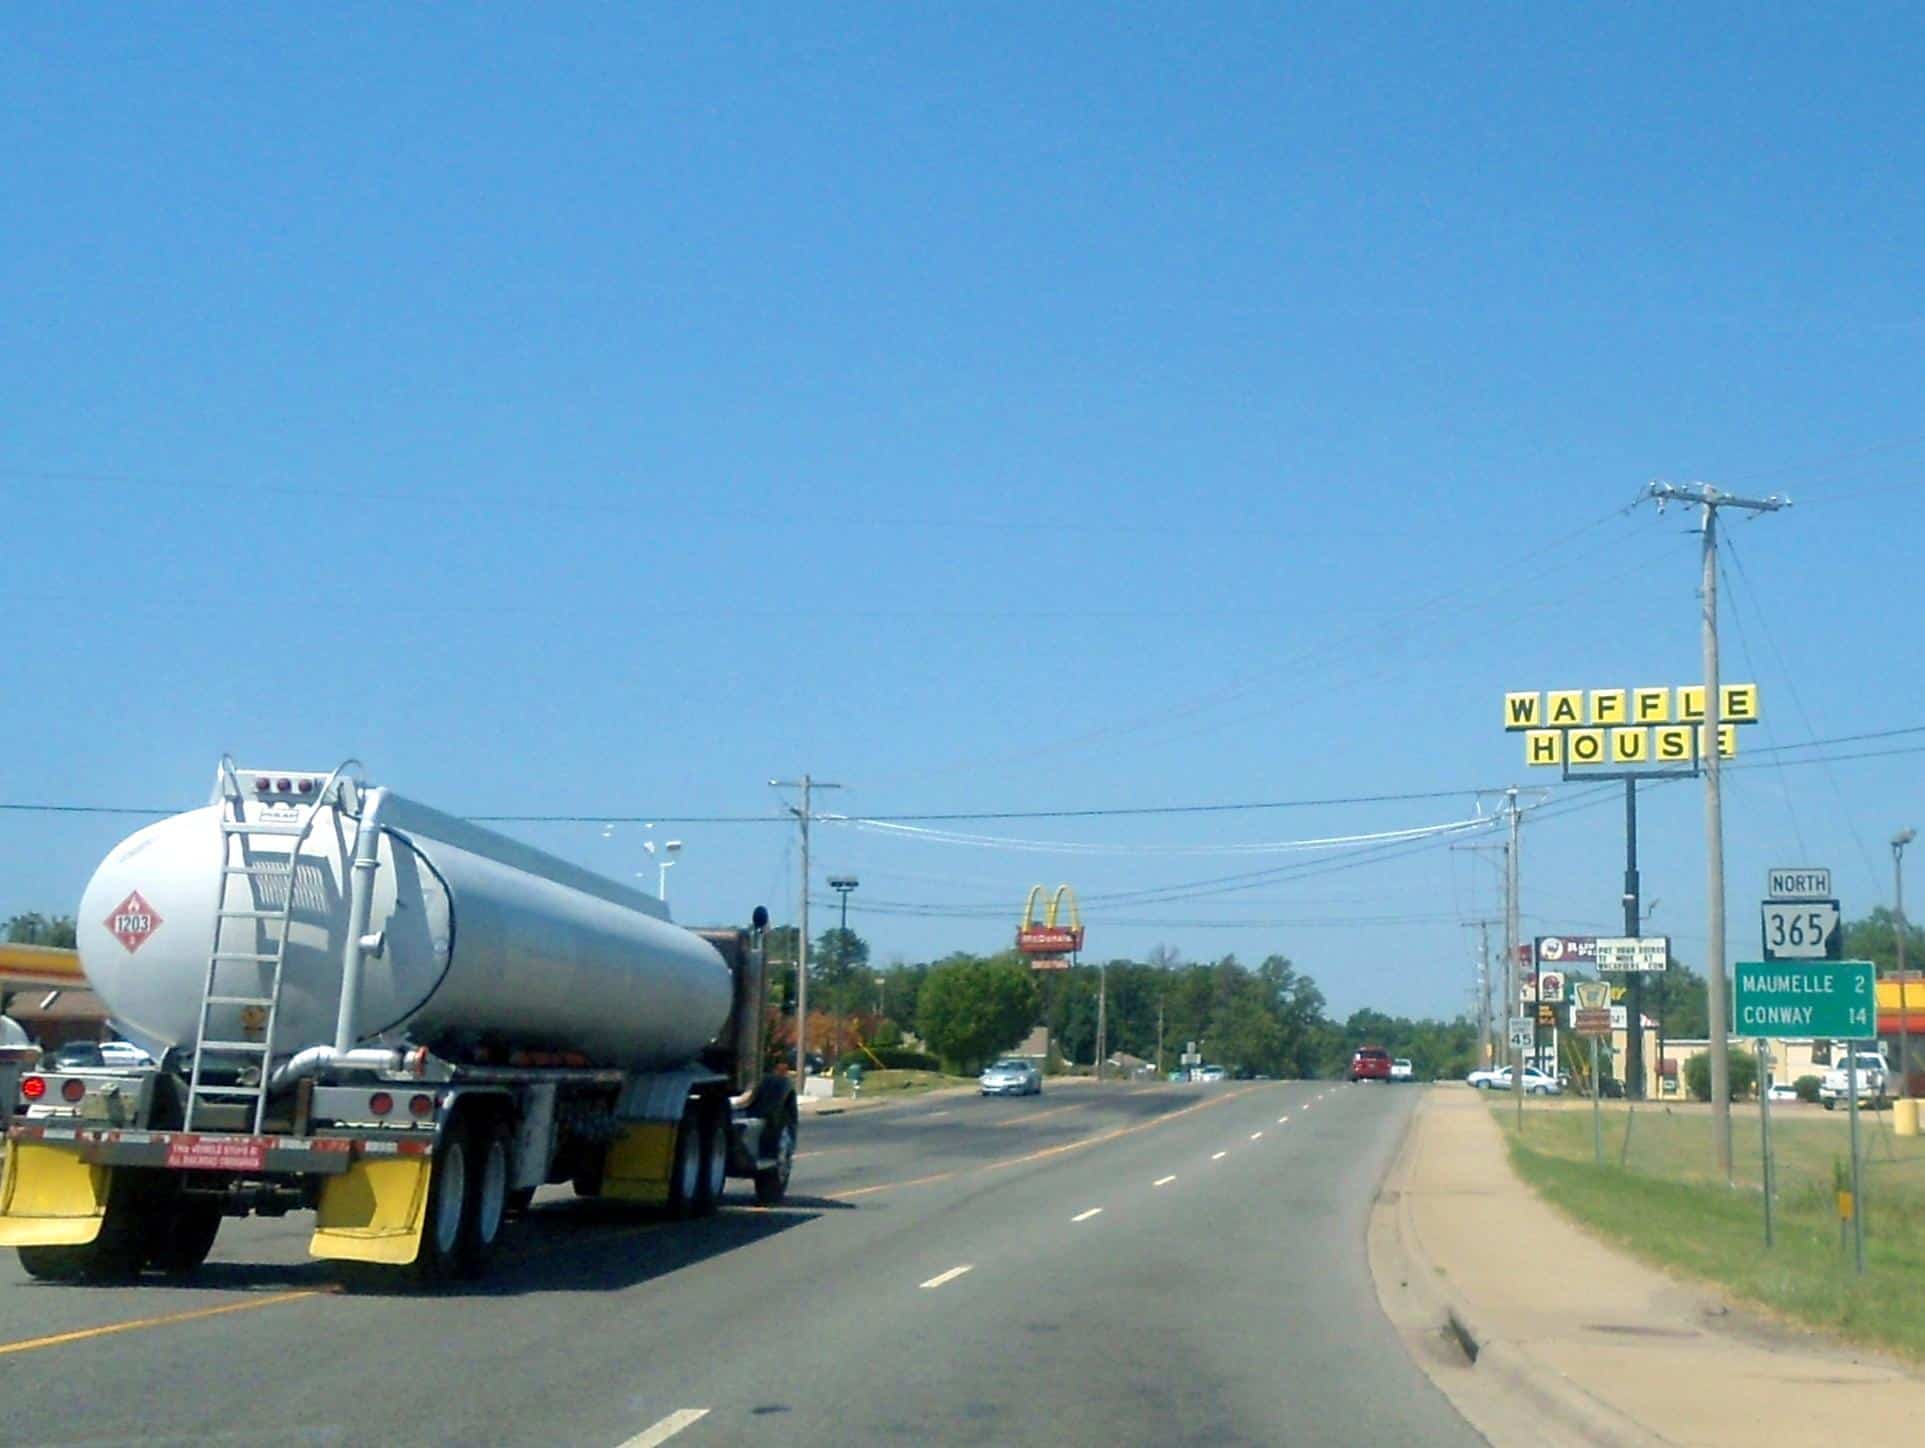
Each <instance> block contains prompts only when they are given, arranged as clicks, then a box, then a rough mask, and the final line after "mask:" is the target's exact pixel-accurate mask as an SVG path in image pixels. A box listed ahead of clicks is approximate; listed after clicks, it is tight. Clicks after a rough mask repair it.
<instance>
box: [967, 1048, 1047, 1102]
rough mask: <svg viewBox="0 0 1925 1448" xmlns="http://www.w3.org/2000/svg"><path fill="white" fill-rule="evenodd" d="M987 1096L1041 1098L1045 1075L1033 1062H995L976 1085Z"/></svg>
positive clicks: (1012, 1059) (1010, 1059) (1012, 1060)
mask: <svg viewBox="0 0 1925 1448" xmlns="http://www.w3.org/2000/svg"><path fill="white" fill-rule="evenodd" d="M976 1084H977V1085H978V1086H979V1087H980V1088H981V1089H982V1094H983V1095H985V1096H1041V1095H1042V1094H1043V1073H1042V1072H1041V1071H1038V1070H1037V1069H1036V1066H1035V1063H1034V1062H1031V1061H1019V1060H1017V1059H1015V1058H1014V1057H1011V1058H1009V1059H1007V1060H1003V1061H993V1062H991V1063H990V1065H989V1066H988V1068H987V1069H985V1070H984V1072H983V1074H982V1076H981V1078H980V1079H979V1080H978V1081H977V1083H976Z"/></svg>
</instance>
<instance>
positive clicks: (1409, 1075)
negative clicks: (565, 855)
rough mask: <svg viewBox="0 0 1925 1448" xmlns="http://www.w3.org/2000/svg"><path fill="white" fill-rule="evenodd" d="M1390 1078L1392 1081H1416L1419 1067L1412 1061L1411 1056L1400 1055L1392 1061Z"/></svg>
mask: <svg viewBox="0 0 1925 1448" xmlns="http://www.w3.org/2000/svg"><path fill="white" fill-rule="evenodd" d="M1390 1079H1391V1080H1392V1081H1415V1080H1416V1079H1417V1068H1416V1067H1415V1066H1413V1065H1412V1064H1411V1063H1410V1057H1408V1056H1398V1057H1396V1058H1395V1059H1393V1060H1392V1061H1391V1063H1390Z"/></svg>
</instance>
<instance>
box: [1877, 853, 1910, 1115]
mask: <svg viewBox="0 0 1925 1448" xmlns="http://www.w3.org/2000/svg"><path fill="white" fill-rule="evenodd" d="M1917 838H1918V831H1917V830H1913V829H1904V830H1900V831H1899V832H1898V833H1897V834H1895V835H1893V836H1892V900H1893V903H1894V904H1895V905H1896V906H1897V907H1898V909H1897V916H1898V918H1897V919H1896V920H1894V921H1893V922H1892V923H1893V924H1894V925H1896V926H1897V927H1898V928H1897V930H1896V931H1894V932H1893V934H1894V937H1895V938H1896V940H1897V941H1898V1094H1899V1095H1900V1096H1903V1097H1909V1096H1910V1095H1911V1094H1912V1023H1911V1020H1910V1019H1909V1018H1908V1016H1907V1014H1906V1012H1907V1009H1908V1008H1909V1006H1910V1004H1911V1003H1910V1002H1909V1001H1907V1000H1906V999H1905V846H1907V845H1909V844H1910V843H1911V842H1912V841H1913V840H1915V839H1917ZM1875 1009H1876V1007H1874V1010H1875Z"/></svg>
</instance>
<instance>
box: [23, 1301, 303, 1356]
mask: <svg viewBox="0 0 1925 1448" xmlns="http://www.w3.org/2000/svg"><path fill="white" fill-rule="evenodd" d="M340 1290H341V1289H340V1287H339V1286H328V1287H304V1288H302V1289H301V1290H300V1291H298V1292H276V1293H273V1294H272V1295H270V1296H267V1297H250V1298H248V1299H247V1300H246V1301H245V1302H223V1303H222V1304H221V1305H220V1306H218V1307H196V1308H193V1309H191V1310H190V1311H187V1312H166V1313H162V1314H161V1315H159V1316H158V1317H137V1318H135V1319H134V1320H133V1321H131V1322H110V1323H108V1324H107V1325H106V1326H105V1327H83V1328H79V1329H76V1330H75V1331H73V1332H56V1333H53V1334H51V1335H50V1336H47V1337H28V1338H22V1339H21V1340H20V1341H19V1342H8V1343H0V1357H7V1356H10V1355H11V1354H13V1353H17V1352H35V1351H38V1350H39V1349H40V1348H43V1347H59V1346H61V1345H62V1344H64V1343H70V1342H86V1341H87V1340H88V1339H89V1338H96V1337H111V1336H113V1335H114V1334H115V1333H119V1332H139V1331H141V1330H142V1329H144V1328H150V1327H168V1326H171V1325H172V1324H174V1323H176V1322H198V1321H200V1320H201V1319H202V1318H206V1317H223V1316H225V1315H226V1314H228V1313H230V1312H252V1311H253V1310H254V1309H255V1308H257V1307H277V1306H279V1305H280V1304H281V1303H283V1302H299V1301H301V1300H302V1299H303V1298H307V1297H326V1296H329V1295H330V1294H332V1293H336V1292H339V1291H340Z"/></svg>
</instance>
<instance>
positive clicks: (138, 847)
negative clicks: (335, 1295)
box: [0, 759, 797, 1281]
mask: <svg viewBox="0 0 1925 1448" xmlns="http://www.w3.org/2000/svg"><path fill="white" fill-rule="evenodd" d="M76 918H77V919H78V921H79V922H80V924H79V933H80V939H79V949H80V956H81V963H82V966H83V968H84V970H85V972H86V975H87V978H88V980H89V982H90V983H91V985H92V986H93V988H94V990H95V991H96V992H97V993H98V994H99V995H100V997H101V999H102V1000H103V1001H104V1002H105V1003H106V1005H107V1007H108V1009H109V1010H110V1011H111V1012H112V1014H113V1017H114V1020H115V1023H116V1024H117V1025H118V1026H119V1027H120V1028H121V1030H122V1031H123V1033H124V1034H127V1035H130V1036H133V1037H134V1038H135V1039H137V1040H140V1041H142V1042H143V1043H145V1044H146V1045H147V1046H148V1047H149V1049H150V1050H152V1051H154V1052H155V1053H156V1055H157V1056H158V1064H156V1065H155V1066H152V1067H147V1068H140V1069H111V1068H110V1069H102V1068H93V1069H86V1070H54V1069H40V1070H29V1071H27V1072H25V1073H23V1074H22V1075H21V1076H20V1078H19V1084H18V1088H17V1091H18V1097H17V1102H16V1104H15V1109H14V1111H13V1113H12V1115H11V1116H10V1117H9V1126H8V1131H7V1137H8V1151H7V1154H6V1165H5V1170H4V1173H3V1174H0V1246H12V1247H14V1248H16V1249H17V1250H18V1252H19V1256H20V1261H21V1264H22V1266H23V1267H24V1268H25V1269H26V1271H27V1272H29V1273H30V1274H32V1275H33V1276H35V1277H41V1278H64V1279H76V1278H84V1279H92V1280H100V1279H108V1278H111V1279H127V1278H131V1277H133V1276H135V1275H136V1274H138V1273H140V1272H142V1271H144V1270H156V1271H162V1272H167V1273H173V1274H185V1273H191V1272H192V1271H193V1270H194V1269H195V1268H197V1267H198V1266H199V1265H200V1264H201V1263H202V1262H203V1261H204V1260H205V1259H206V1257H207V1254H208V1252H209V1250H210V1249H211V1248H212V1246H213V1243H214V1239H215V1236H216V1234H217V1233H218V1231H219V1229H220V1225H221V1222H222V1221H223V1220H224V1219H225V1218H228V1217H241V1216H247V1215H250V1214H256V1215H262V1216H280V1215H284V1214H286V1213H288V1212H291V1211H297V1210H305V1211H311V1212H313V1214H314V1233H313V1237H312V1239H311V1241H310V1246H309V1250H310V1252H311V1253H312V1254H313V1255H314V1256H317V1257H322V1258H332V1259H338V1260H342V1261H345V1262H352V1263H359V1264H367V1265H365V1266H363V1267H359V1268H356V1269H353V1270H356V1271H360V1272H372V1273H376V1274H378V1275H381V1276H386V1275H388V1274H408V1275H411V1276H413V1277H414V1278H416V1279H418V1280H422V1281H433V1280H437V1279H443V1278H450V1277H473V1276H478V1275H480V1274H482V1273H483V1272H484V1271H485V1270H486V1267H487V1264H488V1261H489V1258H490V1256H491V1254H492V1251H493V1249H494V1247H495V1244H496V1241H497V1239H498V1237H499V1236H500V1233H501V1227H502V1221H503V1218H504V1216H506V1215H507V1214H508V1213H510V1212H513V1211H516V1210H525V1209H526V1207H527V1205H528V1203H529V1201H530V1199H531V1198H532V1197H533V1195H534V1192H535V1190H536V1189H537V1188H538V1187H540V1186H542V1185H544V1184H552V1183H562V1182H569V1183H572V1184H573V1187H574V1190H575V1191H576V1192H577V1193H579V1194H581V1195H584V1196H591V1197H601V1198H607V1199H611V1200H615V1201H621V1202H633V1203H641V1204H646V1206H648V1207H650V1208H653V1209H656V1210H659V1211H662V1212H665V1213H668V1214H672V1215H675V1216H701V1215H703V1214H706V1213H709V1212H712V1211H714V1210H715V1207H716V1205H717V1203H718V1202H719V1201H720V1199H721V1197H722V1195H723V1192H724V1189H725V1184H726V1181H727V1179H728V1178H730V1177H737V1178H743V1179H746V1180H748V1181H751V1182H752V1183H753V1185H754V1193H755V1199H756V1200H757V1201H758V1202H760V1203H762V1204H765V1205H769V1204H773V1203H776V1202H779V1201H781V1200H782V1198H783V1196H784V1194H785V1193H786V1192H787V1190H788V1184H789V1173H790V1168H791V1164H792V1162H793V1159H794V1156H795V1143H796V1121H797V1117H796V1102H795V1093H794V1090H793V1087H792V1085H791V1083H790V1081H789V1079H788V1078H787V1077H786V1076H785V1075H782V1074H779V1073H777V1074H765V1073H764V1070H763V1050H764V1030H763V1026H764V1017H765V1011H766V981H765V974H764V954H763V933H764V930H765V928H766V926H767V922H768V916H767V912H766V911H764V910H762V909H761V908H760V907H758V908H757V909H756V910H755V912H754V915H753V917H752V921H751V924H750V925H749V926H748V927H747V928H743V929H730V930H688V929H684V928H682V927H680V926H677V925H674V924H672V923H671V922H670V920H669V915H668V910H667V907H666V906H665V905H663V904H662V903H661V902H660V901H658V900H657V899H655V898H654V897H653V896H650V895H645V894H642V893H641V892H639V891H636V890H632V889H630V888H628V887H626V886H624V885H620V884H617V883H615V882H614V881H611V880H607V879H603V878H602V877H600V876H597V875H595V874H592V873H590V872H589V871H587V870H584V869H581V868H579V867H577V866H575V865H572V864H570V863H568V862H567V861H565V860H561V859H557V858H555V857H554V856H551V855H547V854H544V853H542V852H541V851H539V850H535V849H532V848H530V847H529V846H527V845H524V844H521V843H518V842H517V841H514V840H512V839H509V838H507V837H505V836H503V835H500V834H496V833H495V832H493V831H491V830H487V829H484V828H481V827H479V826H477V825H474V824H471V823H468V822H466V821H463V820H460V819H456V818H454V817H452V816H449V815H446V814H442V813H440V812H438V811H436V810H433V809H429V808H428V807H426V806H425V805H420V804H416V803H415V802H413V801H411V800H408V799H405V798H403V797H402V796H400V795H397V794H393V793H391V792H389V791H388V790H387V789H385V788H380V787H371V786H369V785H368V784H367V783H365V782H364V781H363V779H362V778H361V776H360V771H359V768H358V766H356V765H355V764H354V763H353V761H350V762H349V763H348V764H345V765H343V766H341V767H340V768H338V769H336V770H335V771H334V772H333V773H331V774H322V773H319V772H303V771H298V770H257V769H241V768H238V767H236V766H235V765H234V764H233V763H232V762H231V761H229V760H227V759H223V760H222V761H221V764H220V766H219V768H218V770H217V771H216V776H215V785H214V790H213V797H212V799H211V800H210V802H209V803H208V804H207V805H205V806H204V807H202V808H200V809H197V810H192V811H189V812H187V813H184V814H179V815H174V816H172V817H170V818H167V819H163V820H160V821H158V822H156V823H154V824H150V825H148V826H146V827H145V828H143V829H141V830H139V831H137V832H136V833H135V834H133V835H131V836H129V837H128V838H127V839H126V840H124V841H123V842H122V843H121V844H120V845H119V846H117V847H116V848H115V849H114V850H113V851H112V852H111V853H110V854H109V855H108V856H107V858H106V860H105V861H104V862H103V863H102V864H101V865H100V867H99V869H98V870H96V871H95V873H94V875H93V878H92V879H91V881H90V882H89V883H88V885H87V888H86V892H85V894H84V895H83V897H82V902H81V907H80V911H79V914H78V916H77V917H76Z"/></svg>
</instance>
